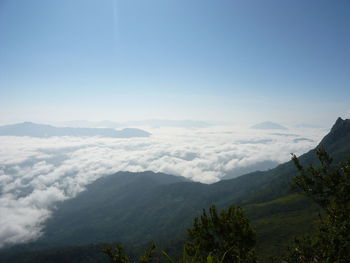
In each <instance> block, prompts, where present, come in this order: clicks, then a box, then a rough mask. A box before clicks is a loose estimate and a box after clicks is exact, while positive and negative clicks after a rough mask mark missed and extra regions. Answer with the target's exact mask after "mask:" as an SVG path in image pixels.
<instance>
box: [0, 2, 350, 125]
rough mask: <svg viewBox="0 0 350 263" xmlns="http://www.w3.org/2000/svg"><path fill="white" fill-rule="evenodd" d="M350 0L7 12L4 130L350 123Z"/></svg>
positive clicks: (1, 43) (0, 22)
mask: <svg viewBox="0 0 350 263" xmlns="http://www.w3.org/2000/svg"><path fill="white" fill-rule="evenodd" d="M349 14H350V1H348V0H339V1H338V0H334V1H329V0H327V1H325V0H293V1H292V0H288V1H287V0H264V1H262V0H216V1H214V0H211V1H209V0H123V1H120V0H59V1H56V0H40V1H39V0H31V1H28V0H0V105H1V107H0V122H11V121H12V122H15V121H20V120H32V121H45V120H72V119H88V120H89V119H90V120H102V119H110V120H116V121H117V120H136V119H137V120H139V119H150V118H162V119H198V120H220V121H233V122H242V121H247V120H249V121H252V122H255V121H260V120H261V121H263V120H272V121H277V122H282V123H288V122H307V123H318V124H328V123H330V122H333V121H334V120H335V118H336V117H338V116H342V117H349V115H350V15H349Z"/></svg>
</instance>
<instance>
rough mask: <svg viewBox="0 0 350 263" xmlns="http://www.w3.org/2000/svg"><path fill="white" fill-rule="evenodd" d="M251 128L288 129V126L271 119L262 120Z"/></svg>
mask: <svg viewBox="0 0 350 263" xmlns="http://www.w3.org/2000/svg"><path fill="white" fill-rule="evenodd" d="M250 128H251V129H256V130H288V128H286V127H284V126H282V125H280V124H278V123H275V122H271V121H265V122H261V123H258V124H255V125H253V126H252V127H250Z"/></svg>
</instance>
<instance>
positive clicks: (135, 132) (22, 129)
mask: <svg viewBox="0 0 350 263" xmlns="http://www.w3.org/2000/svg"><path fill="white" fill-rule="evenodd" d="M150 135H151V134H150V133H148V132H146V131H143V130H140V129H133V128H126V129H123V130H119V131H118V130H114V129H109V128H70V127H54V126H51V125H44V124H36V123H32V122H23V123H18V124H13V125H6V126H0V136H30V137H40V138H45V137H52V136H99V137H111V138H131V137H148V136H150Z"/></svg>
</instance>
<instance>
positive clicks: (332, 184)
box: [286, 148, 350, 263]
mask: <svg viewBox="0 0 350 263" xmlns="http://www.w3.org/2000/svg"><path fill="white" fill-rule="evenodd" d="M317 155H318V158H319V160H320V162H321V166H320V167H319V168H315V167H314V166H310V167H308V168H304V167H303V166H302V165H301V164H300V162H299V160H298V158H297V157H296V156H295V155H293V161H294V163H295V165H296V167H297V168H298V170H299V172H300V174H299V175H298V176H296V177H295V179H294V186H295V187H296V188H297V189H299V190H301V191H302V192H303V193H304V194H305V195H306V196H308V197H309V198H311V199H312V200H313V201H314V202H316V203H317V204H318V205H319V206H320V207H321V213H320V219H319V221H318V222H317V224H316V231H315V233H314V235H312V236H304V237H302V238H297V239H296V240H295V242H294V244H293V246H292V247H291V248H290V249H289V253H288V256H287V258H286V260H287V261H288V262H339V263H340V262H344V263H345V262H349V258H350V159H349V160H347V161H346V162H343V163H341V164H339V165H338V166H333V165H332V159H331V158H330V157H329V155H328V154H327V152H326V151H325V150H324V149H323V148H319V149H318V150H317Z"/></svg>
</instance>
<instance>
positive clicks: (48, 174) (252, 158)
mask: <svg viewBox="0 0 350 263" xmlns="http://www.w3.org/2000/svg"><path fill="white" fill-rule="evenodd" d="M151 132H152V133H153V136H152V137H150V138H131V139H113V138H97V137H85V138H80V137H52V138H30V137H0V139H1V141H0V146H1V147H0V214H1V217H0V247H1V246H4V245H6V244H14V243H20V242H27V241H30V240H33V239H36V238H37V237H39V236H40V235H41V231H42V228H43V224H44V223H45V220H46V219H47V218H48V217H49V216H50V214H51V211H52V209H54V205H55V203H56V202H57V201H61V200H65V199H68V198H72V197H74V196H76V195H77V194H78V193H80V192H81V191H83V190H84V189H85V186H86V185H88V184H89V183H91V182H93V181H94V180H96V179H97V178H99V177H101V176H103V175H107V174H112V173H115V172H117V171H131V172H139V171H145V170H151V171H155V172H164V173H169V174H174V175H182V176H184V177H186V178H189V179H191V180H194V181H199V182H203V183H213V182H216V181H218V180H220V178H221V177H223V176H224V175H226V174H229V173H230V172H232V171H234V170H235V169H239V168H242V167H243V168H244V167H249V166H250V165H254V164H257V163H259V162H263V161H273V162H277V163H280V162H284V161H287V160H289V159H290V153H291V152H294V153H296V154H301V153H304V152H305V151H307V150H309V149H311V148H313V147H314V146H315V145H316V143H317V142H318V141H319V140H320V139H321V137H322V136H323V135H324V134H325V132H326V131H324V130H320V129H304V130H295V131H292V132H293V136H288V134H284V133H279V134H276V133H274V134H273V133H269V132H268V131H255V130H247V129H238V128H237V127H234V128H229V127H210V128H196V129H179V128H162V129H154V130H152V131H151ZM289 132H291V131H289ZM286 135H287V136H286ZM298 137H300V138H309V139H310V140H295V138H298Z"/></svg>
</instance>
